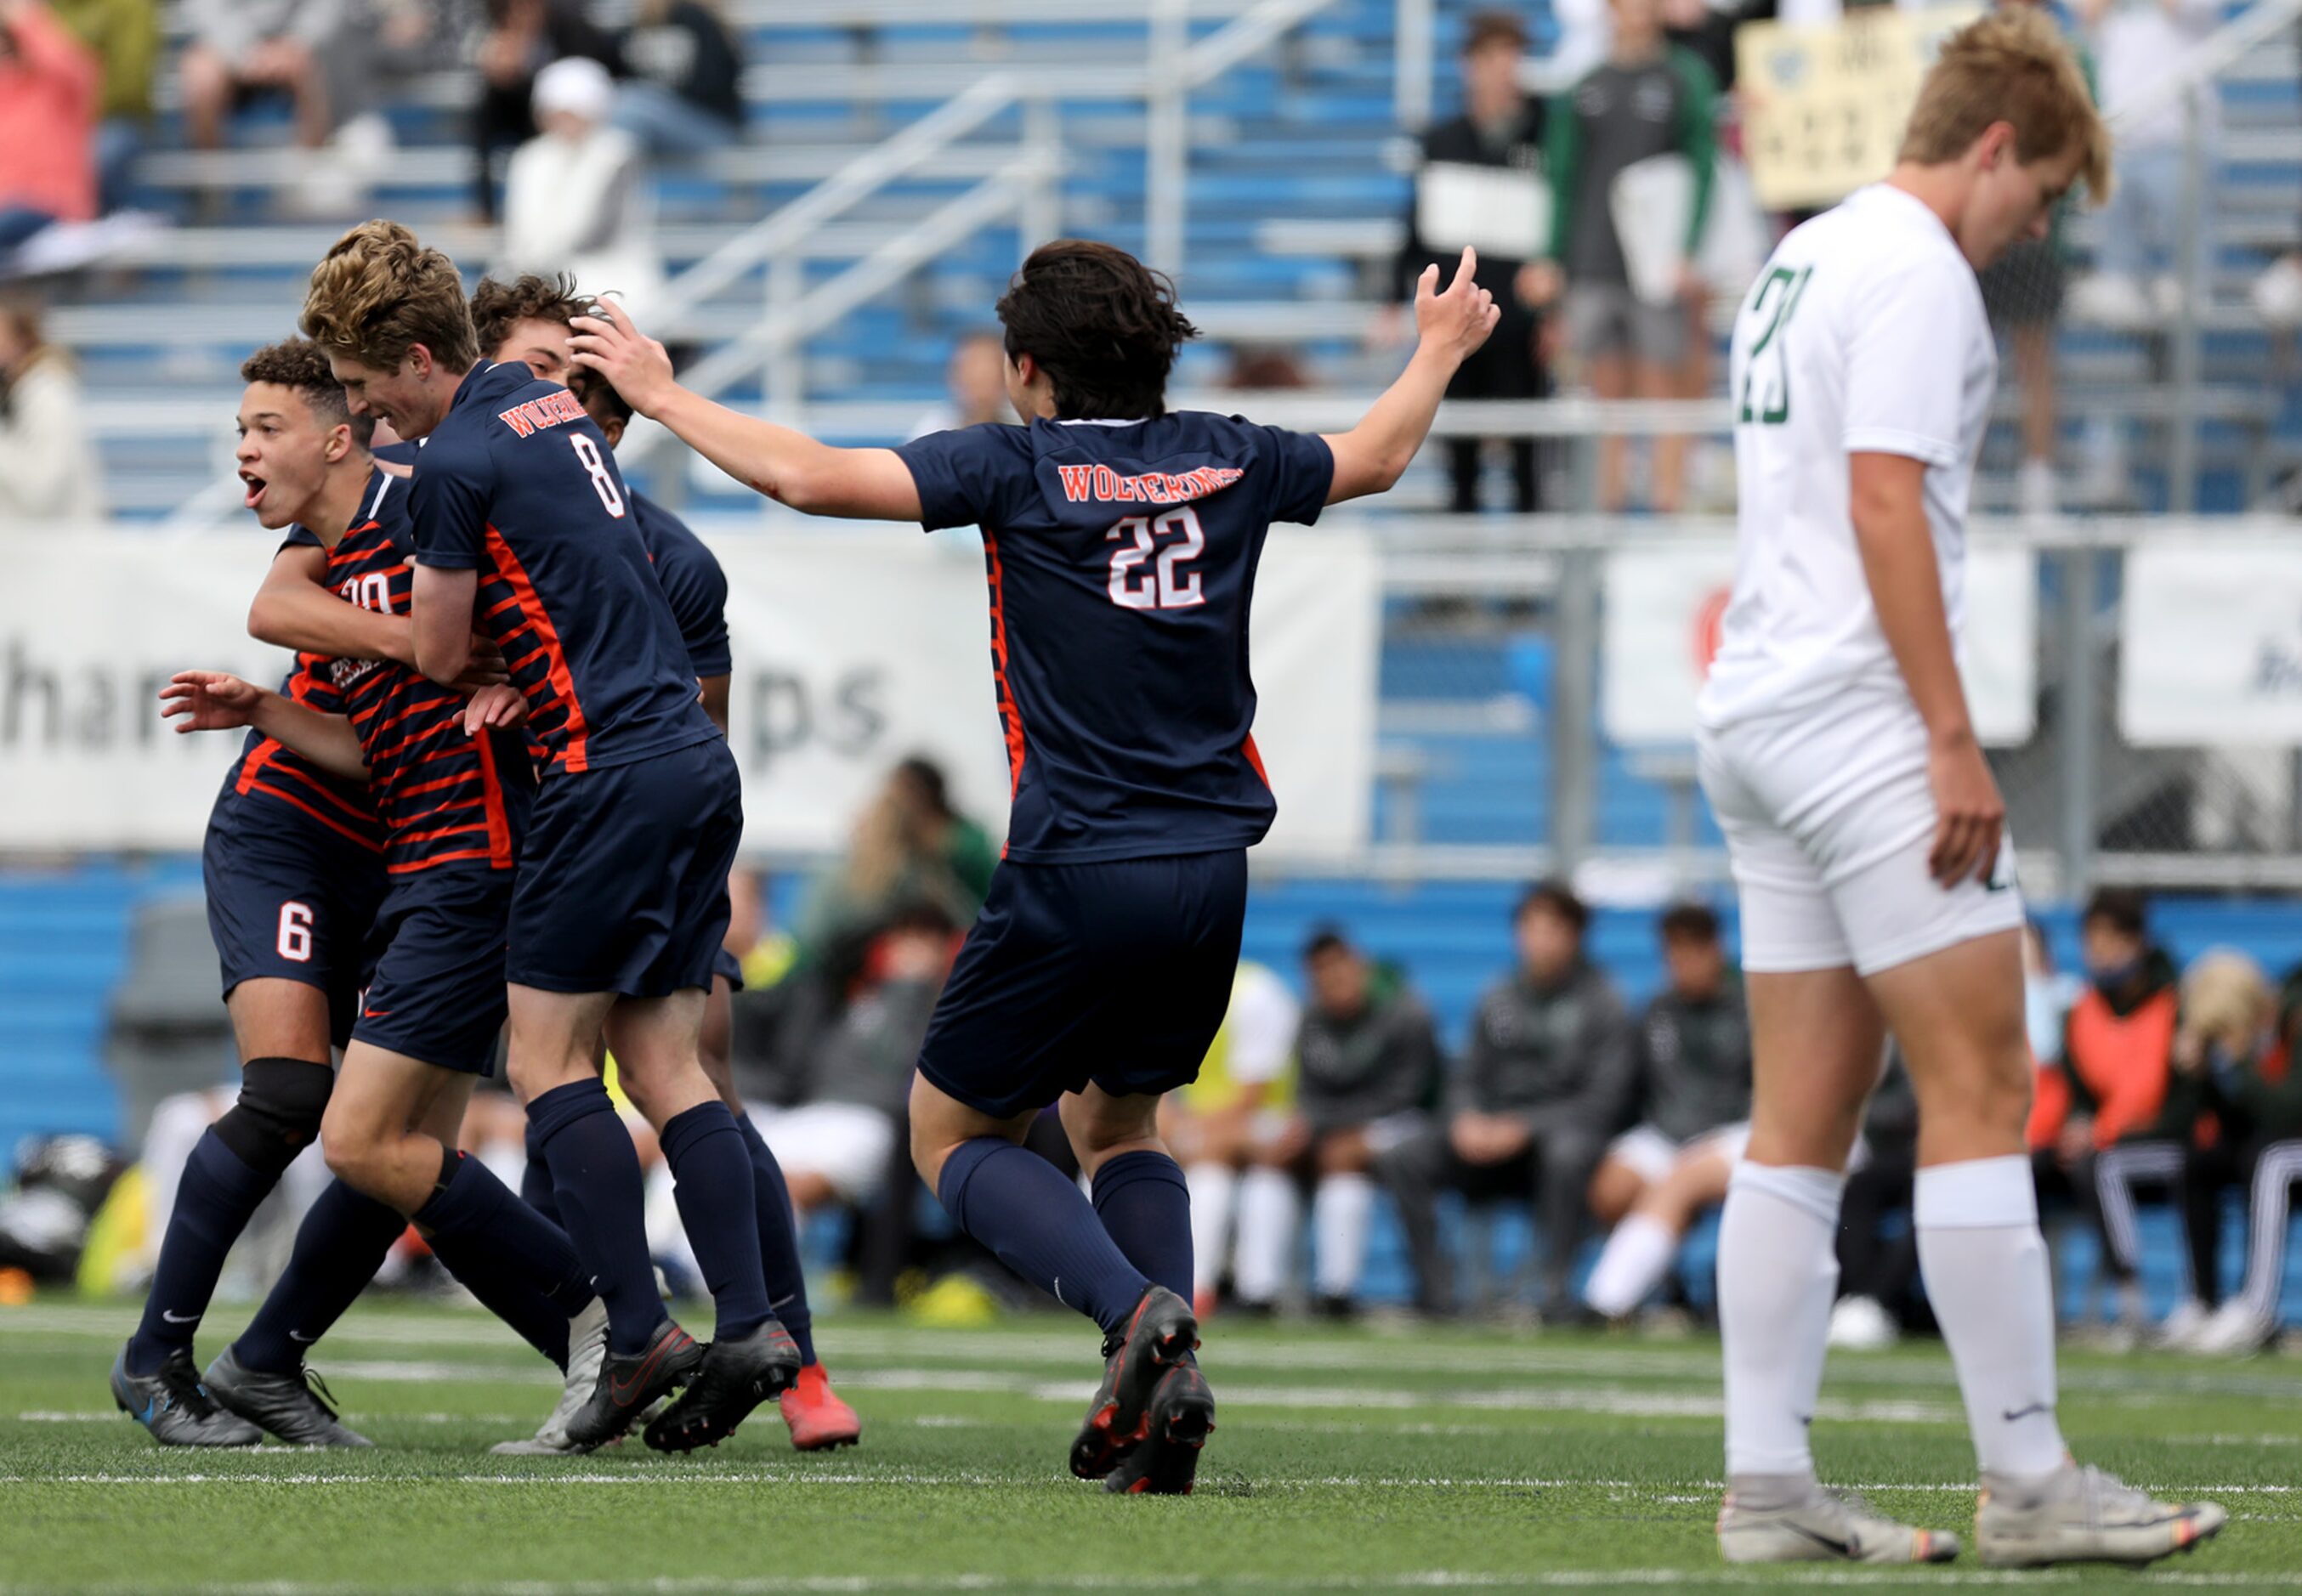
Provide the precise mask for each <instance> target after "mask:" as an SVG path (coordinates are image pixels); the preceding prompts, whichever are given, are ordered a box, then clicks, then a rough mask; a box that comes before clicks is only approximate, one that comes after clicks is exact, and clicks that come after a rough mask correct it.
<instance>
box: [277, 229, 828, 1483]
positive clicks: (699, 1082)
mask: <svg viewBox="0 0 2302 1596" xmlns="http://www.w3.org/2000/svg"><path fill="white" fill-rule="evenodd" d="M303 324H304V329H305V331H306V332H307V333H309V334H310V335H311V336H312V337H313V338H314V339H315V340H317V341H318V342H319V343H320V344H321V346H322V347H323V349H326V350H327V351H328V355H329V359H330V363H331V365H332V367H333V369H334V372H335V374H336V376H337V378H338V380H339V381H340V382H342V383H343V384H344V390H345V394H346V399H347V401H348V403H349V405H350V407H351V408H352V410H353V413H354V414H356V415H365V414H374V415H375V416H378V417H380V418H381V419H382V420H384V421H386V422H389V423H390V424H391V426H392V427H393V429H394V430H395V431H396V432H397V433H399V435H400V436H401V437H404V438H412V439H421V440H423V441H424V449H423V450H422V452H421V453H420V454H419V455H418V456H417V458H416V475H415V477H414V479H413V481H412V483H411V484H410V489H409V512H410V516H411V517H412V521H413V532H414V540H415V550H414V554H413V556H412V561H413V564H414V571H413V573H412V588H413V605H412V610H411V618H412V619H413V621H414V624H415V628H416V659H417V660H418V662H419V663H420V665H421V666H422V668H423V669H424V671H425V673H426V674H428V675H430V676H434V677H435V678H436V677H440V676H454V675H456V674H457V673H458V671H460V670H461V669H462V668H463V667H464V662H465V659H466V656H467V655H468V653H469V651H470V647H471V636H472V630H473V627H474V626H475V625H476V626H479V627H480V628H481V629H482V630H483V631H484V632H486V633H487V634H489V635H491V636H492V637H494V638H495V639H496V641H497V643H499V645H500V647H501V648H502V650H503V652H504V655H505V659H506V665H507V668H508V670H509V672H510V674H511V683H512V685H513V686H514V687H516V688H517V690H518V692H517V702H516V703H511V704H506V703H503V702H500V701H501V700H504V699H508V698H509V697H510V695H496V698H497V699H498V700H499V701H498V702H490V701H486V700H480V699H475V701H474V705H475V708H474V710H473V711H472V713H471V714H470V715H469V716H468V717H467V719H466V725H467V726H468V727H471V728H472V729H474V730H475V732H476V731H478V730H480V729H483V728H488V727H500V726H505V725H508V724H510V723H511V722H512V721H514V720H516V719H518V718H525V725H526V727H527V730H528V732H529V734H530V735H531V736H532V737H533V739H534V741H535V742H536V743H539V744H540V745H541V747H542V750H543V752H544V755H545V758H546V761H547V769H546V772H545V774H544V775H543V777H542V782H541V785H540V791H539V794H538V796H537V800H536V804H535V818H534V823H533V827H531V829H530V831H529V834H528V837H527V840H526V844H525V847H524V849H523V850H522V853H521V856H520V860H519V865H518V870H517V881H516V884H515V886H514V889H513V892H512V897H511V911H510V931H509V942H510V953H509V957H508V963H507V971H506V973H507V975H508V981H509V1006H510V1018H511V1043H510V1057H511V1078H512V1085H513V1087H514V1088H515V1089H516V1090H517V1092H518V1093H519V1095H520V1096H521V1098H522V1099H523V1100H524V1101H525V1103H526V1105H527V1110H528V1115H529V1119H530V1121H531V1123H532V1124H533V1127H534V1129H535V1132H536V1137H535V1141H536V1145H537V1146H538V1147H539V1148H540V1150H541V1151H542V1155H543V1157H544V1159H545V1161H546V1163H547V1166H548V1167H549V1169H550V1172H551V1177H552V1186H553V1191H554V1195H555V1196H556V1197H558V1199H559V1212H560V1216H561V1219H562V1221H563V1222H565V1224H566V1225H567V1233H568V1235H569V1236H570V1237H571V1238H572V1239H574V1241H575V1243H576V1247H577V1248H578V1249H579V1250H580V1251H581V1253H582V1255H583V1257H584V1262H585V1264H587V1265H588V1266H589V1267H590V1269H591V1271H592V1278H593V1281H594V1283H595V1284H596V1285H597V1286H598V1288H599V1290H600V1294H601V1298H603V1299H604V1300H605V1302H606V1304H607V1309H608V1319H609V1330H608V1343H609V1344H608V1356H607V1357H606V1358H605V1359H603V1360H602V1363H601V1370H600V1377H599V1381H598V1383H597V1385H596V1386H595V1387H594V1389H593V1392H592V1399H591V1400H590V1401H589V1402H587V1403H586V1404H585V1405H584V1407H582V1408H581V1409H580V1410H579V1411H577V1412H576V1414H574V1415H572V1416H571V1417H570V1419H569V1421H568V1424H567V1434H568V1436H569V1438H570V1439H571V1440H572V1441H574V1442H575V1443H576V1444H577V1445H579V1446H591V1445H597V1444H600V1443H601V1442H604V1441H609V1440H610V1439H613V1438H614V1437H615V1436H617V1435H619V1434H621V1433H622V1432H624V1431H626V1429H628V1428H629V1427H630V1425H631V1424H632V1423H633V1422H634V1420H635V1419H636V1418H637V1417H638V1416H639V1415H641V1414H642V1413H643V1411H645V1410H646V1408H647V1407H649V1405H650V1404H651V1403H652V1402H653V1401H654V1400H655V1399H658V1398H659V1397H662V1396H664V1395H666V1394H668V1392H670V1391H671V1390H674V1389H675V1388H676V1387H677V1386H679V1385H680V1384H681V1383H682V1382H685V1383H686V1390H684V1391H682V1392H681V1394H680V1395H679V1397H678V1399H676V1401H674V1402H673V1403H672V1404H671V1405H670V1406H669V1407H668V1408H667V1409H666V1410H665V1411H664V1412H663V1414H661V1415H660V1416H659V1417H658V1418H656V1419H655V1420H654V1421H653V1422H651V1424H649V1425H648V1428H647V1439H648V1441H649V1444H650V1445H651V1446H654V1447H656V1448H658V1449H665V1450H685V1449H692V1448H694V1447H698V1446H707V1445H714V1444H717V1442H718V1441H720V1440H722V1439H724V1438H725V1437H726V1436H727V1434H729V1433H730V1432H733V1431H734V1429H735V1426H736V1424H739V1423H741V1422H742V1420H743V1419H744V1416H745V1415H748V1414H749V1413H750V1412H751V1411H752V1408H754V1407H757V1406H758V1405H759V1404H760V1402H762V1401H765V1400H767V1399H769V1398H770V1397H775V1396H778V1395H780V1394H781V1392H782V1391H783V1390H786V1388H788V1387H789V1386H790V1385H791V1384H792V1382H794V1379H796V1377H797V1375H798V1372H799V1366H800V1353H799V1348H798V1347H797V1346H796V1345H795V1344H794V1341H793V1340H792V1338H791V1336H790V1335H789V1334H788V1333H787V1332H786V1331H785V1329H784V1327H783V1326H782V1325H781V1324H780V1323H778V1322H777V1320H776V1318H775V1316H774V1315H773V1313H772V1312H771V1311H770V1309H769V1304H768V1292H767V1286H766V1283H765V1281H764V1279H763V1275H762V1271H761V1267H760V1237H759V1226H758V1222H757V1219H756V1216H755V1199H756V1194H755V1192H754V1189H753V1186H752V1165H751V1159H750V1155H749V1154H748V1152H747V1151H746V1149H745V1147H744V1138H743V1137H742V1134H741V1132H740V1131H739V1130H738V1129H737V1127H736V1125H735V1120H734V1117H733V1116H732V1115H730V1114H729V1113H728V1112H727V1105H725V1104H724V1103H722V1102H721V1101H720V1100H719V1097H718V1094H717V1093H716V1092H714V1091H713V1090H712V1088H711V1083H710V1080H709V1079H706V1078H705V1076H704V1074H703V1071H702V1067H701V1065H700V1064H699V1063H698V1061H697V1053H698V1037H699V1033H700V1031H701V1029H702V1018H703V1009H704V1003H705V995H706V994H707V993H708V992H709V991H710V987H711V970H712V965H713V963H714V962H715V960H716V958H717V955H718V951H719V947H720V945H721V943H722V941H723V940H724V939H725V937H726V933H727V921H728V903H727V872H728V869H729V867H730V866H731V865H732V864H733V863H734V861H735V848H736V844H737V842H738V840H739V838H740V836H741V834H742V830H743V802H742V796H741V793H740V790H739V788H740V782H739V778H738V776H737V773H736V769H735V757H734V755H733V754H731V753H730V752H728V749H727V741H726V739H725V738H723V737H722V736H721V735H719V728H718V727H716V726H714V725H713V724H712V723H711V719H710V717H709V716H708V715H706V714H705V713H704V712H703V710H702V705H701V704H700V703H699V702H698V701H697V696H696V681H695V676H694V674H693V670H692V669H691V668H690V667H689V664H688V659H687V653H686V650H685V646H684V645H683V643H682V642H681V640H680V635H679V628H678V626H677V624H676V622H675V621H674V620H673V618H672V614H671V609H670V606H669V604H668V602H667V601H666V600H665V598H664V595H663V589H662V587H661V585H660V584H659V583H658V582H657V581H656V579H655V576H654V575H653V573H652V571H651V568H650V564H649V560H648V555H647V550H646V547H645V545H644V544H643V542H641V539H640V536H639V533H638V530H637V528H636V526H635V525H634V522H633V518H632V515H631V500H630V496H629V492H628V491H627V490H626V487H625V486H624V482H623V478H622V476H621V475H620V474H618V471H617V469H616V464H615V458H614V457H613V456H612V455H611V454H609V452H608V449H607V445H606V441H605V440H604V439H602V438H601V435H600V431H599V429H598V428H597V427H595V426H593V425H592V422H591V419H590V418H589V417H588V416H585V415H584V410H583V407H581V406H580V405H578V404H577V403H576V399H575V398H574V396H573V395H571V394H570V393H569V392H568V391H567V389H565V388H563V387H560V386H559V385H558V384H556V383H549V382H539V381H538V380H537V379H536V378H535V376H534V374H533V373H532V372H531V371H529V370H528V369H527V368H526V367H525V365H509V364H498V363H495V362H491V361H483V360H482V359H481V358H480V357H479V355H480V351H479V349H478V347H477V340H476V338H475V333H474V332H473V328H472V319H471V315H470V311H469V308H468V307H467V306H466V302H465V298H464V290H463V284H462V281H461V280H460V279H459V278H458V275H457V273H456V268H455V265H454V263H453V262H451V261H449V259H448V257H447V256H444V255H441V253H440V252H439V251H438V250H435V249H426V248H424V247H423V246H422V244H421V243H419V242H418V241H417V239H416V236H415V235H414V234H413V233H411V232H409V231H407V229H406V228H404V227H401V226H399V225H398V224H397V223H389V222H370V223H364V224H362V225H361V226H359V227H357V228H355V229H353V230H352V231H350V232H349V233H347V234H346V235H345V236H344V237H343V238H342V239H340V240H339V241H338V242H337V244H336V246H335V247H334V248H332V249H331V250H330V251H329V252H328V255H327V256H326V258H325V259H323V261H322V262H321V263H320V265H319V266H318V268H317V269H316V270H315V271H314V273H313V274H312V283H311V288H310V290H309V291H308V293H307V296H306V298H305V303H304V315H303ZM603 1032H604V1034H605V1037H606V1039H607V1041H608V1042H609V1045H611V1046H613V1048H614V1050H615V1054H616V1059H617V1063H618V1068H619V1071H620V1079H621V1081H622V1083H623V1086H624V1088H625V1090H626V1092H627V1093H628V1095H629V1096H630V1097H631V1099H632V1101H633V1102H634V1104H636V1105H638V1106H639V1108H640V1110H641V1112H642V1113H645V1114H646V1115H647V1117H648V1119H649V1120H650V1121H651V1122H652V1123H653V1124H654V1125H655V1127H656V1128H657V1130H658V1131H659V1133H660V1138H661V1143H662V1147H663V1151H664V1156H665V1159H666V1161H667V1162H668V1163H669V1164H670V1166H671V1170H672V1173H673V1177H674V1179H675V1180H676V1182H677V1194H678V1201H679V1208H680V1216H681V1220H682V1222H683V1223H684V1224H685V1227H686V1230H687V1234H688V1239H689V1241H690V1242H691V1244H692V1245H693V1247H694V1251H695V1256H696V1260H697V1262H698V1263H699V1264H701V1265H702V1272H703V1277H704V1281H705V1283H706V1284H707V1285H708V1286H709V1287H710V1289H711V1294H712V1297H713V1299H714V1303H715V1306H716V1308H717V1319H718V1324H717V1327H716V1331H715V1334H714V1338H713V1340H712V1342H711V1345H710V1348H709V1350H708V1351H707V1350H705V1349H703V1348H699V1347H698V1346H697V1345H696V1343H695V1342H694V1341H693V1340H691V1339H690V1338H689V1337H688V1335H687V1334H686V1332H685V1331H683V1330H682V1329H681V1328H680V1327H679V1326H678V1325H677V1324H676V1323H674V1322H673V1321H672V1319H671V1317H670V1315H668V1314H667V1313H666V1312H665V1310H664V1306H663V1303H662V1301H661V1299H660V1298H659V1297H658V1296H657V1294H656V1289H655V1274H654V1270H653V1267H652V1266H651V1263H650V1261H649V1257H648V1251H647V1237H646V1231H645V1228H644V1225H643V1214H642V1207H643V1203H642V1192H641V1184H640V1169H639V1159H638V1155H637V1154H636V1153H635V1151H634V1148H633V1147H632V1142H631V1138H630V1136H629V1135H628V1134H627V1133H626V1131H625V1130H624V1128H623V1125H622V1122H621V1121H619V1120H618V1118H617V1117H616V1113H615V1109H614V1106H613V1105H612V1104H611V1103H610V1102H609V1097H608V1094H607V1089H606V1088H605V1087H604V1086H603V1085H602V1084H601V1079H600V1076H599V1071H598V1069H597V1062H598V1059H599V1054H600V1046H601V1037H602V1034H603Z"/></svg>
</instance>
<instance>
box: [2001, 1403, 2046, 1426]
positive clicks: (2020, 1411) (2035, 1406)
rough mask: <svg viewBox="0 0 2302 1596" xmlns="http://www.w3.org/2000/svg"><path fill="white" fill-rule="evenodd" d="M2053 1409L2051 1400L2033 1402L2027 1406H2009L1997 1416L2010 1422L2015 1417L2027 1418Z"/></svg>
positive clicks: (2012, 1421) (2014, 1419) (2013, 1420)
mask: <svg viewBox="0 0 2302 1596" xmlns="http://www.w3.org/2000/svg"><path fill="white" fill-rule="evenodd" d="M2052 1412H2054V1404H2053V1403H2052V1402H2033V1403H2031V1404H2030V1406H2029V1407H2010V1408H2008V1409H2007V1410H2006V1411H2005V1412H2004V1413H2002V1414H2000V1415H1998V1416H1999V1417H2000V1418H2002V1419H2004V1420H2005V1421H2006V1422H2007V1423H2008V1424H2012V1423H2014V1422H2015V1421H2016V1420H2017V1419H2027V1418H2029V1417H2030V1416H2031V1415H2034V1414H2040V1413H2052Z"/></svg>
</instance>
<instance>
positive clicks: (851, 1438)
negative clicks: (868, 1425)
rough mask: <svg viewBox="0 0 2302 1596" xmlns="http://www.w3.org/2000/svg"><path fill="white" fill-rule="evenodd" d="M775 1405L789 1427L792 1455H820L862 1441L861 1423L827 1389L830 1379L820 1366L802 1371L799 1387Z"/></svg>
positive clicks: (845, 1405) (787, 1393) (790, 1391)
mask: <svg viewBox="0 0 2302 1596" xmlns="http://www.w3.org/2000/svg"><path fill="white" fill-rule="evenodd" d="M776 1401H777V1406H778V1407H781V1408H782V1409H783V1415H784V1423H785V1424H788V1425H790V1426H791V1438H792V1448H793V1449H794V1450H795V1451H801V1452H823V1451H828V1450H830V1449H832V1448H834V1447H852V1446H853V1445H854V1444H855V1443H856V1442H857V1441H859V1440H861V1438H862V1435H863V1421H862V1420H861V1419H860V1418H857V1417H856V1416H855V1410H854V1409H853V1408H852V1407H848V1406H847V1404H846V1403H844V1402H843V1401H841V1400H840V1399H839V1396H838V1393H836V1391H834V1390H832V1389H831V1376H830V1375H828V1374H827V1373H824V1372H823V1365H821V1364H810V1365H807V1367H805V1368H803V1369H802V1370H801V1371H800V1372H799V1383H798V1384H797V1385H794V1387H792V1388H791V1390H787V1391H786V1392H785V1393H784V1394H783V1395H782V1396H780V1397H778V1398H777V1399H776Z"/></svg>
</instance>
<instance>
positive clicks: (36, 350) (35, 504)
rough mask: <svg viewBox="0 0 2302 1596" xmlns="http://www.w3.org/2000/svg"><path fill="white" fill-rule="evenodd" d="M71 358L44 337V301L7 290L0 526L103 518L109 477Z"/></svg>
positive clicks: (1, 369) (2, 307)
mask: <svg viewBox="0 0 2302 1596" xmlns="http://www.w3.org/2000/svg"><path fill="white" fill-rule="evenodd" d="M80 408H81V407H80V376H79V374H78V373H77V372H75V371H74V370H73V368H72V361H71V356H69V355H67V354H66V353H65V352H64V351H63V349H59V348H57V347H56V346H55V344H52V343H50V342H48V341H47V340H46V338H45V337H43V336H42V333H41V328H40V305H39V301H38V300H37V299H33V298H29V297H26V296H21V295H8V296H0V527H13V528H16V529H18V530H22V529H24V528H27V527H35V528H46V527H47V526H50V525H55V524H56V523H57V522H67V523H73V524H78V525H88V524H91V523H94V522H97V521H101V520H102V519H103V518H104V477H103V472H102V470H101V468H100V467H99V466H97V458H96V449H95V446H94V445H93V444H92V443H90V441H88V426H87V424H86V423H85V422H84V421H83V420H82V418H81V415H80Z"/></svg>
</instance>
